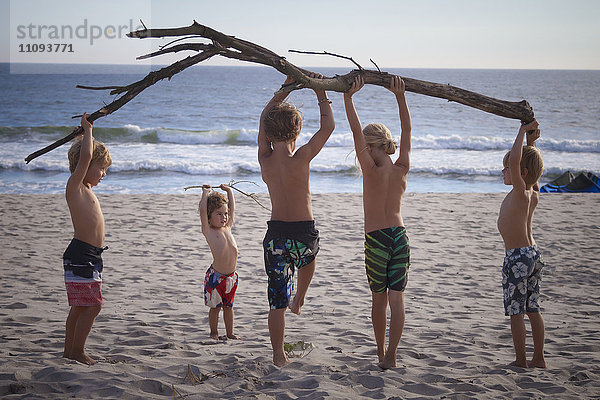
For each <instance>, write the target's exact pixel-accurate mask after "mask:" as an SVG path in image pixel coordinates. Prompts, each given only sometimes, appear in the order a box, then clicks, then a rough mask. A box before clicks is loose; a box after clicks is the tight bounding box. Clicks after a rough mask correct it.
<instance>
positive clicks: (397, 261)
mask: <svg viewBox="0 0 600 400" xmlns="http://www.w3.org/2000/svg"><path fill="white" fill-rule="evenodd" d="M409 266H410V243H409V241H408V236H406V229H405V228H404V227H403V226H397V227H394V228H385V229H379V230H377V231H373V232H369V233H367V234H365V268H366V270H367V279H368V280H369V287H370V288H371V291H372V292H375V293H383V292H385V291H386V290H387V289H390V290H396V291H399V292H403V291H404V289H405V288H406V283H407V282H408V267H409Z"/></svg>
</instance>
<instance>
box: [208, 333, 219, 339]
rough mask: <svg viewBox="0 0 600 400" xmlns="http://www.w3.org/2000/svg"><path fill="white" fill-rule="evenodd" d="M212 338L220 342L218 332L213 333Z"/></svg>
mask: <svg viewBox="0 0 600 400" xmlns="http://www.w3.org/2000/svg"><path fill="white" fill-rule="evenodd" d="M210 338H211V339H213V340H219V334H218V333H217V332H211V333H210Z"/></svg>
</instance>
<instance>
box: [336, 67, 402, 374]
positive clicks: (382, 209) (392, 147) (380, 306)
mask: <svg viewBox="0 0 600 400" xmlns="http://www.w3.org/2000/svg"><path fill="white" fill-rule="evenodd" d="M363 85H364V81H363V78H362V77H361V76H360V75H358V76H357V77H356V78H355V79H354V82H353V83H352V86H351V87H350V90H348V91H347V92H345V93H344V106H345V109H346V116H347V117H348V123H349V124H350V129H351V130H352V136H353V138H354V148H355V151H356V156H357V158H358V162H359V163H360V167H361V170H362V175H363V207H364V214H365V223H364V228H365V269H366V272H367V279H368V281H369V288H370V289H371V300H372V302H371V319H372V322H373V332H374V334H375V342H376V343H377V358H378V359H379V366H380V367H381V368H383V369H387V368H392V367H395V366H396V351H397V349H398V344H399V343H400V338H401V337H402V331H403V330H404V320H405V313H404V289H405V288H406V284H407V280H408V268H409V265H410V243H409V240H408V236H407V235H406V228H405V227H404V221H403V219H402V211H401V209H402V195H403V194H404V192H405V190H406V185H407V175H408V171H409V170H410V149H411V143H410V142H411V130H412V123H411V119H410V112H409V110H408V105H407V103H406V97H405V95H404V91H405V85H404V81H403V80H402V79H401V78H400V77H399V76H391V77H390V85H389V87H388V89H389V90H390V91H391V92H392V93H393V94H394V96H395V97H396V103H397V105H398V115H399V117H400V129H401V136H400V151H399V152H398V158H397V159H396V161H393V160H392V158H391V156H392V155H393V154H395V153H396V142H395V141H394V139H393V138H392V134H391V132H390V130H389V129H388V128H387V127H386V126H385V125H383V124H380V123H374V124H369V125H367V126H365V127H364V128H363V127H362V125H361V123H360V119H359V118H358V114H357V112H356V109H355V107H354V101H353V100H352V96H353V95H354V94H355V93H356V92H358V91H359V90H360V89H361V88H362V87H363ZM388 304H389V306H390V313H391V316H390V329H389V332H390V334H389V344H388V347H387V350H386V349H385V331H386V328H387V306H388Z"/></svg>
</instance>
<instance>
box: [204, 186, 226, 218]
mask: <svg viewBox="0 0 600 400" xmlns="http://www.w3.org/2000/svg"><path fill="white" fill-rule="evenodd" d="M223 204H228V201H227V197H225V195H224V194H223V193H219V192H215V191H212V192H210V193H209V194H208V199H207V203H206V212H207V214H208V218H209V219H210V216H211V214H212V213H213V212H214V211H215V210H216V209H218V208H219V207H221V206H222V205H223Z"/></svg>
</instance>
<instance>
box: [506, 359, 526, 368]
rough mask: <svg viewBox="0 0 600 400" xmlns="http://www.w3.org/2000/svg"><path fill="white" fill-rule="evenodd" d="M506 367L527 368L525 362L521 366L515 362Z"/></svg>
mask: <svg viewBox="0 0 600 400" xmlns="http://www.w3.org/2000/svg"><path fill="white" fill-rule="evenodd" d="M508 365H510V366H511V367H519V368H527V361H525V364H523V363H520V362H518V361H516V360H515V361H513V362H511V363H510V364H508Z"/></svg>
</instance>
